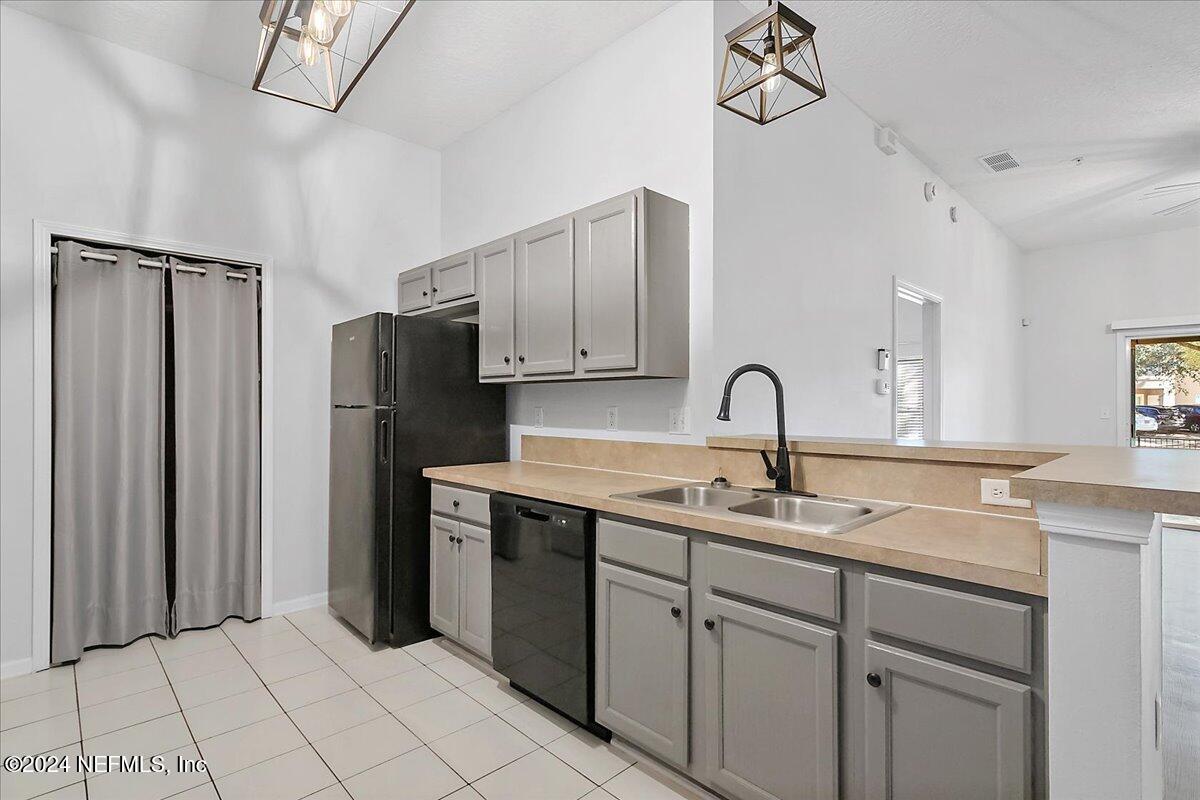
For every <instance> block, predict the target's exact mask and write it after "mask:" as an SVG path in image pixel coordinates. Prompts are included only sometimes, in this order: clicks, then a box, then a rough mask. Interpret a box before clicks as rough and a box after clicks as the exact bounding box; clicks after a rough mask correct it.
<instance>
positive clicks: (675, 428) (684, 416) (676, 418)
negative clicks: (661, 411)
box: [667, 406, 692, 435]
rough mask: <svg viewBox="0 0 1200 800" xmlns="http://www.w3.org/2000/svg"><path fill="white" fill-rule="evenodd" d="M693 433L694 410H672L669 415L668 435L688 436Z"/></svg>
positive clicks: (686, 407) (685, 407)
mask: <svg viewBox="0 0 1200 800" xmlns="http://www.w3.org/2000/svg"><path fill="white" fill-rule="evenodd" d="M691 432H692V409H691V407H690V406H681V407H679V408H672V409H671V410H670V412H669V414H668V420H667V433H674V434H679V435H686V434H689V433H691Z"/></svg>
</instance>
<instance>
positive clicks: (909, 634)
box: [867, 575, 1033, 673]
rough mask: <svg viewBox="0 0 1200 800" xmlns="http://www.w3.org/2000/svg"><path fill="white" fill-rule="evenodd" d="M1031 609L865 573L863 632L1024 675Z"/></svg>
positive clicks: (1029, 658) (1028, 666)
mask: <svg viewBox="0 0 1200 800" xmlns="http://www.w3.org/2000/svg"><path fill="white" fill-rule="evenodd" d="M1032 625H1033V609H1031V608H1030V607H1029V606H1027V605H1024V604H1022V603H1010V602H1008V601H1006V600H996V599H994V598H991V597H980V596H978V595H973V594H966V593H964V592H956V591H953V590H951V589H942V588H939V587H937V586H925V585H924V584H920V583H912V582H910V581H902V580H899V579H897V578H887V577H884V576H882V575H867V628H868V629H870V630H872V631H877V632H879V633H886V634H888V635H890V636H896V637H898V638H901V639H907V640H908V641H910V642H916V643H917V644H923V645H928V646H929V647H936V648H937V649H939V650H945V651H946V652H947V653H957V654H958V655H963V656H967V657H968V658H974V659H977V660H979V661H985V662H987V663H989V664H996V665H998V666H1001V667H1007V668H1009V669H1015V670H1017V671H1019V672H1024V673H1029V672H1030V670H1031V669H1032V659H1033V653H1032V647H1033V630H1032Z"/></svg>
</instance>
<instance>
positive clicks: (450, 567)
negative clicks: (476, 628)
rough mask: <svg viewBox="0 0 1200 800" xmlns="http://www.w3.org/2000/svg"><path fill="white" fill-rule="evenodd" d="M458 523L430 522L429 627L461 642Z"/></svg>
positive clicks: (440, 520) (439, 518)
mask: <svg viewBox="0 0 1200 800" xmlns="http://www.w3.org/2000/svg"><path fill="white" fill-rule="evenodd" d="M460 535H461V534H460V533H459V530H458V523H457V522H453V521H451V520H448V519H442V518H441V517H438V516H432V517H430V518H429V624H430V625H431V626H432V627H434V628H436V629H437V630H439V631H441V632H442V633H444V634H446V635H447V636H450V637H452V638H454V639H457V638H458V620H459V586H458V537H459V536H460Z"/></svg>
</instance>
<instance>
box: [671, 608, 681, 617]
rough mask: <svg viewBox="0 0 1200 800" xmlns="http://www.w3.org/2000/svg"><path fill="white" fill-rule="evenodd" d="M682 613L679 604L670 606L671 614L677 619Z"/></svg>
mask: <svg viewBox="0 0 1200 800" xmlns="http://www.w3.org/2000/svg"><path fill="white" fill-rule="evenodd" d="M682 615H683V610H682V609H680V608H679V606H671V616H672V617H674V618H675V619H679V618H680V617H681V616H682Z"/></svg>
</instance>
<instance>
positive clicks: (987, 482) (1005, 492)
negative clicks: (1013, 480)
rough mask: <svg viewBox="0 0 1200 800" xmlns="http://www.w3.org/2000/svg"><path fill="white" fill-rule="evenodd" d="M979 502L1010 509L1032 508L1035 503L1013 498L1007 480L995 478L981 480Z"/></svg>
mask: <svg viewBox="0 0 1200 800" xmlns="http://www.w3.org/2000/svg"><path fill="white" fill-rule="evenodd" d="M979 502H981V503H983V504H984V505H985V506H1008V507H1010V508H1031V507H1032V506H1033V503H1032V502H1030V501H1029V500H1022V499H1020V498H1019V497H1012V496H1011V495H1010V494H1009V484H1008V481H1005V480H997V479H995V478H980V479H979Z"/></svg>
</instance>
